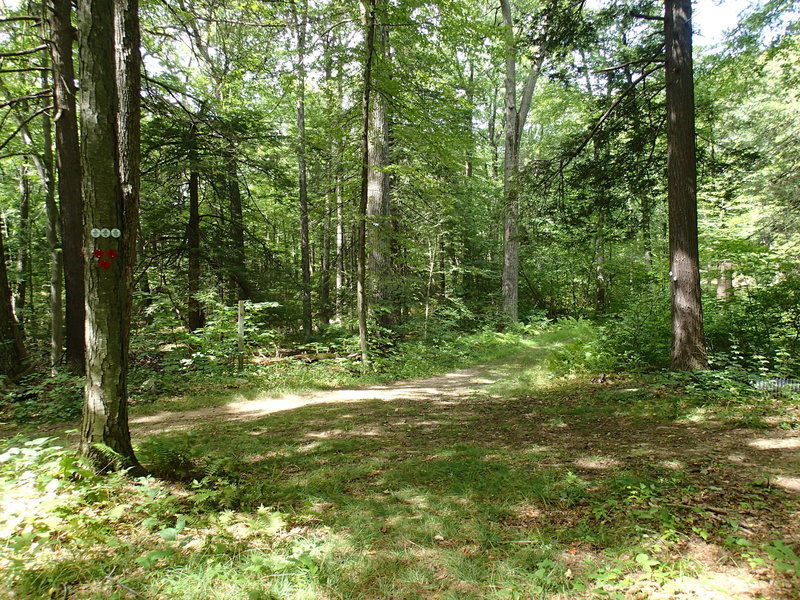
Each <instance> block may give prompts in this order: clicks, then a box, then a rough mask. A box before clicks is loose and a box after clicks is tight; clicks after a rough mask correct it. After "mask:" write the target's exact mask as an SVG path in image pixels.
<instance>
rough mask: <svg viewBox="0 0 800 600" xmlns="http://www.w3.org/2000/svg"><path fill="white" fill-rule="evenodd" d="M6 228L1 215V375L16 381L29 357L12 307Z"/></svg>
mask: <svg viewBox="0 0 800 600" xmlns="http://www.w3.org/2000/svg"><path fill="white" fill-rule="evenodd" d="M4 228H5V225H4V223H3V219H2V215H0V375H5V376H6V377H9V378H10V379H11V380H14V379H15V378H16V377H17V376H19V375H20V374H21V373H22V372H23V371H24V370H25V367H26V365H25V363H26V362H27V358H28V355H27V352H26V351H25V345H24V343H23V341H22V334H21V333H20V330H19V326H18V325H17V321H16V319H15V318H14V310H13V308H12V306H11V287H10V286H9V284H8V272H7V271H6V253H5V244H4V243H3V229H4Z"/></svg>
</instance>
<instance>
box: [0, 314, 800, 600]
mask: <svg viewBox="0 0 800 600" xmlns="http://www.w3.org/2000/svg"><path fill="white" fill-rule="evenodd" d="M595 335H597V333H596V331H594V330H593V328H592V327H591V326H589V325H588V324H586V323H581V322H568V323H566V324H565V325H562V326H560V327H558V328H556V329H554V330H551V331H549V332H546V333H541V334H539V335H535V336H531V335H520V334H493V333H487V332H483V333H481V334H479V335H477V336H471V337H467V336H465V337H463V338H461V339H459V340H458V341H457V342H456V341H452V340H451V341H450V342H449V343H444V342H443V340H439V341H438V343H436V344H427V345H421V346H420V350H422V349H423V348H425V347H428V348H429V350H428V354H426V353H424V352H420V353H419V354H418V355H417V359H416V361H417V362H415V363H414V365H415V366H414V367H413V369H415V371H413V372H409V371H408V370H407V369H412V367H410V366H408V365H406V366H405V367H402V368H398V370H397V371H396V372H395V373H394V375H398V374H401V375H404V376H405V375H411V374H414V373H416V374H428V373H431V372H433V367H432V365H433V364H441V362H440V361H441V360H442V358H443V357H445V356H447V357H450V359H449V363H448V365H449V366H462V365H464V364H466V362H468V361H470V360H471V361H475V360H479V359H482V358H483V359H486V358H489V357H498V356H504V358H502V359H501V360H498V361H495V362H490V363H489V366H488V367H485V368H484V371H483V375H486V376H488V374H491V379H492V380H495V381H496V383H494V384H493V385H491V386H487V387H483V388H481V389H479V390H477V391H476V390H472V391H471V392H470V391H469V390H465V391H464V393H460V394H456V395H452V394H451V395H442V396H441V397H440V398H439V399H438V400H431V399H430V398H429V399H427V400H419V399H413V398H412V397H410V396H409V397H402V396H401V397H399V398H396V399H394V400H392V401H385V400H382V399H379V398H380V397H379V396H377V394H378V392H376V399H374V400H362V401H358V402H346V403H322V404H315V405H313V406H305V407H300V408H297V409H294V410H290V411H284V412H275V413H272V414H268V415H266V416H263V417H259V418H257V419H255V420H247V419H243V420H237V419H229V420H225V421H217V422H203V421H194V422H191V421H190V423H191V427H190V428H188V429H178V428H176V429H172V430H170V429H169V428H167V430H166V431H163V432H161V433H157V434H152V435H149V436H146V437H140V436H137V435H136V429H134V438H135V439H137V440H138V448H137V454H138V455H139V456H141V458H142V461H143V463H144V464H146V465H147V467H148V468H149V470H150V472H151V473H153V475H154V476H151V477H148V478H143V479H135V480H130V479H127V478H126V477H125V476H123V475H111V476H104V477H99V476H96V475H94V474H93V473H92V472H91V471H89V470H88V469H86V468H85V466H84V465H83V464H82V463H81V461H80V460H79V459H76V458H75V456H74V454H73V453H72V452H71V451H70V450H69V449H67V448H64V447H63V445H62V444H60V443H58V442H57V441H56V440H54V439H52V438H50V439H48V438H40V439H22V438H11V439H8V440H6V441H5V442H4V446H3V450H2V455H0V469H1V475H2V497H3V504H4V506H3V507H2V511H0V513H1V514H2V515H3V517H2V525H1V527H2V530H3V536H4V539H5V540H6V541H5V545H4V547H3V549H2V561H3V567H4V571H5V572H6V573H8V575H9V576H8V577H7V578H5V579H4V581H3V582H2V583H0V586H3V587H2V589H3V592H2V593H3V594H6V595H8V596H9V597H19V598H62V597H67V598H101V597H102V598H115V599H127V598H170V599H171V598H186V599H192V600H196V599H199V598H208V599H212V598H213V599H223V598H229V599H234V598H236V599H239V598H254V599H256V598H275V599H277V598H293V599H299V598H309V599H310V598H314V599H318V598H332V599H333V598H341V599H345V598H365V599H366V598H375V599H382V598H398V599H412V598H443V599H444V598H453V599H455V598H459V599H461V598H475V599H478V598H537V597H547V598H596V597H608V598H646V597H653V598H659V597H669V594H670V593H674V594H678V593H681V592H685V593H689V592H691V591H694V592H696V593H702V592H703V590H705V591H706V592H708V593H711V592H710V591H709V590H712V591H713V590H714V589H720V588H721V589H728V590H730V594H731V595H730V596H728V597H732V598H735V597H763V598H791V597H796V594H797V593H799V592H800V557H799V556H798V554H797V546H796V541H797V536H798V533H800V532H798V530H797V523H798V522H800V521H798V519H797V516H798V510H800V503H798V494H797V492H798V489H797V488H798V484H800V482H798V480H797V477H796V473H797V464H798V461H797V456H796V452H792V450H791V449H792V448H794V446H792V443H793V442H796V436H794V435H793V434H794V431H795V430H796V429H797V428H800V414H799V413H798V410H797V406H796V403H795V402H794V401H793V399H792V398H789V397H786V396H767V395H763V394H760V393H759V392H757V391H756V390H754V389H753V388H752V387H749V388H747V387H745V386H741V385H738V386H736V387H735V389H734V387H731V386H733V385H734V384H735V383H736V382H732V381H728V380H727V379H725V378H723V377H721V376H714V375H709V374H705V375H685V376H676V375H669V374H662V373H651V374H638V375H630V374H629V375H622V374H604V375H598V374H597V373H595V374H592V375H589V374H586V373H581V372H579V371H580V369H578V368H575V365H576V364H577V363H576V362H575V360H574V356H575V355H576V348H577V347H578V346H581V345H582V346H581V347H582V348H591V347H592V340H593V339H594V338H593V336H595ZM415 343H416V342H415ZM433 348H438V351H435V352H434V350H433ZM585 354H586V353H585V352H584V356H585ZM426 357H428V358H429V359H430V362H427V363H426ZM290 364H292V363H291V362H290V361H284V362H279V363H276V364H273V365H269V366H257V365H251V366H250V367H249V368H248V369H249V370H248V372H247V374H246V375H245V376H243V377H244V378H245V379H247V380H248V382H249V381H254V380H255V379H256V378H257V377H263V376H264V374H265V373H266V370H268V369H278V370H280V371H281V372H282V373H284V374H286V373H291V372H292V368H291V367H290V366H288V365H290ZM339 366H340V364H339V362H337V361H336V360H328V361H327V362H324V361H320V362H319V363H315V364H314V365H313V368H311V369H309V370H310V371H311V372H318V373H322V372H326V371H327V372H328V375H329V377H332V378H334V380H330V379H328V380H326V379H324V378H323V377H318V378H316V379H314V380H313V381H312V380H311V379H304V380H302V381H299V382H298V385H303V386H305V387H321V386H324V385H332V384H333V383H334V382H335V378H336V377H339V376H340V373H341V372H340V371H338V370H337V368H338V367H339ZM404 369H406V370H404ZM554 369H556V370H560V373H555V374H554ZM390 374H391V373H384V375H383V378H384V380H386V379H387V378H388V376H389V375H390ZM349 377H350V379H345V380H339V382H347V383H352V382H354V381H355V380H356V378H357V377H358V376H357V375H356V374H355V373H353V374H351V375H349ZM375 377H376V376H372V377H368V378H367V379H366V381H370V382H374V381H375ZM290 379H291V378H289V380H290ZM429 381H431V382H434V381H436V380H429ZM729 384H730V385H729ZM240 385H243V384H241V383H240ZM430 385H431V386H433V385H435V383H430ZM224 393H225V392H224V390H222V389H216V390H215V391H214V393H212V394H210V395H209V396H208V397H209V398H210V399H211V400H210V401H211V403H212V404H218V403H220V402H222V401H223V395H224ZM228 394H229V399H230V397H231V395H232V394H233V392H232V391H230V390H229V391H228ZM200 395H201V396H203V395H204V394H200ZM432 397H435V396H432ZM198 404H199V401H198V400H197V398H194V399H192V400H186V401H181V400H177V401H175V402H174V403H173V404H172V408H180V409H189V408H193V407H197V406H198ZM162 408H163V407H162ZM140 412H142V413H143V412H147V406H140V407H136V408H134V417H135V416H136V414H138V413H140ZM190 417H191V412H185V411H184V412H176V413H175V414H174V420H175V422H176V423H181V422H185V419H189V418H190ZM782 449H783V450H782ZM787 449H788V450H787ZM110 458H111V459H113V457H110ZM737 590H738V591H737ZM737 594H738V595H737ZM746 594H750V595H749V596H746Z"/></svg>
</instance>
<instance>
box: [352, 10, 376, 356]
mask: <svg viewBox="0 0 800 600" xmlns="http://www.w3.org/2000/svg"><path fill="white" fill-rule="evenodd" d="M375 4H376V0H363V2H362V6H363V9H364V13H365V14H364V20H365V36H364V89H363V94H362V99H361V117H362V133H361V197H360V201H359V204H358V215H357V223H358V225H357V250H356V256H357V276H356V310H357V313H358V341H359V346H360V349H361V363H362V366H363V368H365V369H366V368H367V367H368V366H369V332H368V330H367V311H368V310H369V294H368V291H367V231H366V225H367V205H368V199H369V171H370V168H369V164H370V162H369V160H370V152H369V151H370V139H369V138H370V132H371V128H370V107H371V100H372V66H373V60H374V54H375V19H376V16H375Z"/></svg>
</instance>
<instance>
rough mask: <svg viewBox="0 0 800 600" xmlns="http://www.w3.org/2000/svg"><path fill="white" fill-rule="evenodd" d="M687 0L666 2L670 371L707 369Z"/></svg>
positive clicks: (689, 4)
mask: <svg viewBox="0 0 800 600" xmlns="http://www.w3.org/2000/svg"><path fill="white" fill-rule="evenodd" d="M691 14H692V6H691V2H690V0H665V27H664V32H665V39H666V88H667V140H668V150H667V173H668V185H667V192H668V204H669V254H670V280H671V292H672V368H673V369H676V370H685V369H703V368H705V367H706V365H707V363H706V354H705V341H704V335H703V310H702V303H701V297H700V259H699V251H698V241H697V165H696V155H695V123H694V82H693V74H692V28H691Z"/></svg>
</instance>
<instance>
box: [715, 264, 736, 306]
mask: <svg viewBox="0 0 800 600" xmlns="http://www.w3.org/2000/svg"><path fill="white" fill-rule="evenodd" d="M732 271H733V261H731V260H721V261H720V262H719V279H718V280H717V300H730V299H731V298H732V297H733V277H731V275H732Z"/></svg>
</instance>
